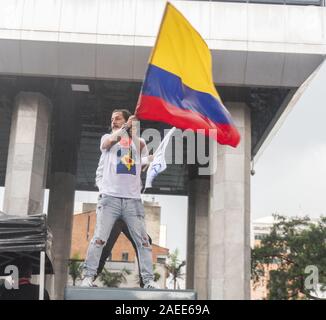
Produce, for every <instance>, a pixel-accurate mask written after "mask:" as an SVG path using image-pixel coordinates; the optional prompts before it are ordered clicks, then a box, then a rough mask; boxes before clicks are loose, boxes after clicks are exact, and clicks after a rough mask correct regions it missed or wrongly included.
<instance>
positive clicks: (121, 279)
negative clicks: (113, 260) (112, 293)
mask: <svg viewBox="0 0 326 320" xmlns="http://www.w3.org/2000/svg"><path fill="white" fill-rule="evenodd" d="M129 274H131V271H129V270H127V269H126V268H123V269H122V271H121V272H110V271H108V270H107V269H106V268H104V269H103V271H102V272H101V273H100V275H99V279H100V281H101V282H102V283H103V285H104V286H106V287H113V288H118V287H119V286H120V284H121V283H125V282H126V281H127V278H126V276H127V275H129Z"/></svg>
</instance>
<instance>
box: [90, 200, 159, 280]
mask: <svg viewBox="0 0 326 320" xmlns="http://www.w3.org/2000/svg"><path fill="white" fill-rule="evenodd" d="M144 214H145V212H144V206H143V204H142V202H141V199H131V198H118V197H113V196H109V195H106V194H100V195H99V199H98V203H97V209H96V225H95V231H94V236H93V239H92V240H91V242H90V244H89V247H88V251H87V255H86V259H85V263H84V268H85V276H89V277H94V276H95V275H96V272H97V268H98V264H99V261H100V257H101V254H102V250H103V247H104V245H105V242H106V241H107V239H108V238H109V236H110V232H111V230H112V227H113V225H114V224H115V222H116V220H117V219H118V218H122V219H123V220H124V221H125V223H126V225H127V227H128V230H129V233H130V236H131V237H132V239H133V241H134V243H135V244H136V248H137V251H138V252H137V254H138V259H139V270H140V273H141V277H142V279H143V282H144V284H146V283H147V282H148V281H151V280H153V279H154V276H153V265H152V247H151V245H150V243H149V239H148V236H147V233H146V228H145V217H144Z"/></svg>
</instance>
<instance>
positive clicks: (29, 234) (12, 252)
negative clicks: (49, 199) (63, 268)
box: [0, 212, 54, 299]
mask: <svg viewBox="0 0 326 320" xmlns="http://www.w3.org/2000/svg"><path fill="white" fill-rule="evenodd" d="M18 257H28V258H30V260H31V261H32V266H33V271H32V273H33V274H35V275H40V299H43V288H44V275H45V274H53V273H54V272H53V266H52V262H53V261H52V233H51V231H50V229H49V228H48V227H47V219H46V215H45V214H39V215H31V216H14V215H7V214H5V213H3V212H0V276H8V272H6V267H7V266H10V265H13V262H14V261H15V259H16V258H18Z"/></svg>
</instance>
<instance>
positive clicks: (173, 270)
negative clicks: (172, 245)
mask: <svg viewBox="0 0 326 320" xmlns="http://www.w3.org/2000/svg"><path fill="white" fill-rule="evenodd" d="M185 265H186V261H185V260H183V261H181V260H180V259H179V250H178V249H175V250H174V251H173V252H172V253H170V254H169V256H168V260H167V262H166V264H165V268H166V270H167V271H168V273H169V275H172V280H173V288H174V290H175V289H176V287H177V281H178V279H183V277H184V274H183V273H182V270H181V269H182V267H183V266H185Z"/></svg>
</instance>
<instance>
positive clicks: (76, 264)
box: [68, 253, 82, 286]
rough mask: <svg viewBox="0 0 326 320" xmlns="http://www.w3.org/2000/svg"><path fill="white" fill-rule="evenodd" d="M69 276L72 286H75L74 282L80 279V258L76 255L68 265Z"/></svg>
mask: <svg viewBox="0 0 326 320" xmlns="http://www.w3.org/2000/svg"><path fill="white" fill-rule="evenodd" d="M68 270H69V275H70V276H71V278H72V285H73V286H75V285H76V280H77V279H81V278H82V262H81V260H80V256H79V254H78V253H76V254H75V255H74V256H73V258H72V259H70V260H69V263H68Z"/></svg>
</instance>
